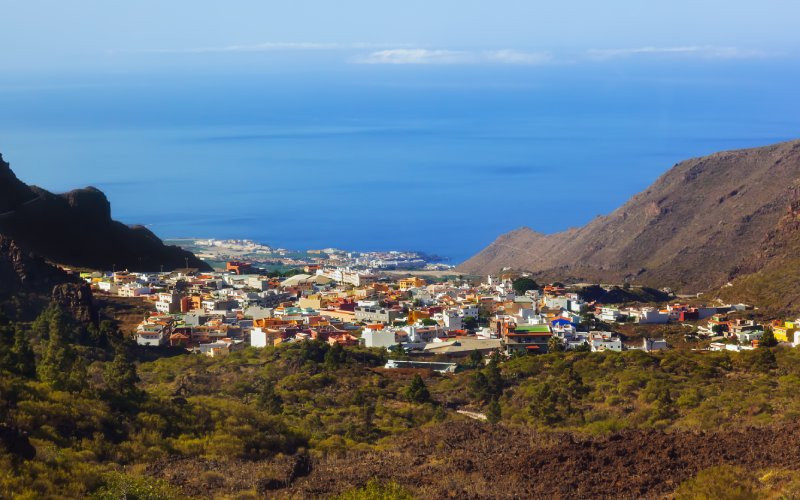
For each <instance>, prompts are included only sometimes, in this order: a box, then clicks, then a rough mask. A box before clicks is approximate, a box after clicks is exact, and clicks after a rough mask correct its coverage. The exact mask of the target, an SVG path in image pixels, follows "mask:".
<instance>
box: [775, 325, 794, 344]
mask: <svg viewBox="0 0 800 500" xmlns="http://www.w3.org/2000/svg"><path fill="white" fill-rule="evenodd" d="M795 330H797V327H796V326H795V324H794V322H792V321H784V323H783V325H779V326H776V325H773V326H772V333H773V334H774V335H775V340H777V341H778V342H792V341H793V340H794V332H795Z"/></svg>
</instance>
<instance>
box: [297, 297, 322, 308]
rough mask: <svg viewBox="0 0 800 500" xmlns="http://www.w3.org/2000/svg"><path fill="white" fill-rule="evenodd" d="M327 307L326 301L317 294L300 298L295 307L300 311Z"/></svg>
mask: <svg viewBox="0 0 800 500" xmlns="http://www.w3.org/2000/svg"><path fill="white" fill-rule="evenodd" d="M327 305H328V301H327V300H326V299H324V298H323V297H321V296H320V295H317V294H314V295H309V296H307V297H300V300H298V301H297V307H300V308H302V309H322V308H323V307H326V306H327Z"/></svg>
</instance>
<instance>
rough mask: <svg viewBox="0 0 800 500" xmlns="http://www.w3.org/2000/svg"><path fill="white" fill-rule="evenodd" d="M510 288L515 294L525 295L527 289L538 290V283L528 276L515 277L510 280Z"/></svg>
mask: <svg viewBox="0 0 800 500" xmlns="http://www.w3.org/2000/svg"><path fill="white" fill-rule="evenodd" d="M511 288H513V289H514V293H516V294H517V295H525V292H527V291H528V290H538V289H539V285H538V284H537V283H536V282H535V281H533V280H532V279H530V278H525V277H522V278H517V279H515V280H514V281H512V282H511Z"/></svg>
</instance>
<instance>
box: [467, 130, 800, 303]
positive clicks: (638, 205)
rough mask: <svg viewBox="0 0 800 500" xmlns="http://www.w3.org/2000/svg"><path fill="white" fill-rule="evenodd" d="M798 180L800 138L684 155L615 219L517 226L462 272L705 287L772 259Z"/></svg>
mask: <svg viewBox="0 0 800 500" xmlns="http://www.w3.org/2000/svg"><path fill="white" fill-rule="evenodd" d="M798 179H800V141H791V142H785V143H780V144H775V145H771V146H766V147H761V148H754V149H745V150H738V151H727V152H722V153H716V154H713V155H710V156H706V157H702V158H695V159H691V160H687V161H684V162H682V163H679V164H677V165H675V166H674V167H672V168H671V169H670V170H669V171H668V172H666V173H665V174H664V175H662V176H661V177H660V178H659V179H658V180H656V182H655V183H653V185H652V186H650V187H649V188H648V189H647V190H645V191H644V192H642V193H639V194H637V195H635V196H634V197H633V198H631V199H630V201H628V202H627V203H626V204H625V205H623V206H622V207H620V208H619V209H617V210H616V211H614V212H613V213H611V214H610V215H608V216H604V217H598V218H597V219H595V220H593V221H592V222H590V223H589V224H587V225H586V226H583V227H581V228H577V229H571V230H568V231H564V232H561V233H556V234H551V235H543V234H540V233H537V232H535V231H533V230H531V229H528V228H521V229H518V230H516V231H512V232H510V233H507V234H504V235H502V236H500V237H499V238H498V239H497V240H496V241H495V242H494V243H492V244H491V245H490V246H489V247H487V248H486V249H485V250H483V251H481V252H480V253H478V254H477V255H475V256H474V257H472V258H471V259H469V260H468V261H466V262H465V263H464V264H462V265H461V266H460V267H459V270H460V271H461V272H465V273H471V274H485V273H494V272H497V271H499V270H500V269H502V268H503V267H512V268H516V269H523V270H528V271H532V272H534V273H535V274H537V275H539V276H541V277H542V278H553V279H565V280H567V279H571V280H588V281H613V282H621V281H631V282H634V283H639V284H643V285H649V286H656V287H661V286H670V287H672V288H675V289H677V290H682V291H702V290H706V289H709V288H713V287H715V286H720V285H722V284H724V283H726V282H727V281H728V280H730V279H731V278H734V277H736V276H738V275H740V274H741V273H742V272H744V270H747V272H754V271H757V270H758V269H759V268H761V267H763V266H764V265H765V262H766V260H765V259H761V260H760V261H759V259H758V258H755V257H754V255H756V254H758V252H759V249H761V248H762V247H764V245H768V244H767V243H765V239H766V238H768V235H769V234H770V232H771V231H776V230H777V228H778V226H779V224H780V223H781V221H782V220H783V219H784V216H785V214H786V212H787V207H788V206H789V205H790V204H791V203H792V197H793V193H794V189H795V186H796V185H797V184H796V182H797V181H798ZM764 251H765V252H767V251H768V250H764ZM777 251H779V252H780V251H782V250H780V249H778V250H777ZM762 253H763V252H762Z"/></svg>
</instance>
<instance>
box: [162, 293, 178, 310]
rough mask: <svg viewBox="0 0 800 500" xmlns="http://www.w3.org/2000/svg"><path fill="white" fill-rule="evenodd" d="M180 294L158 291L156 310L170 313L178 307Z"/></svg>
mask: <svg viewBox="0 0 800 500" xmlns="http://www.w3.org/2000/svg"><path fill="white" fill-rule="evenodd" d="M180 300H181V299H180V296H178V295H177V294H175V293H159V294H158V302H156V311H158V312H160V313H161V314H172V313H174V312H178V310H179V309H180Z"/></svg>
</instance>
